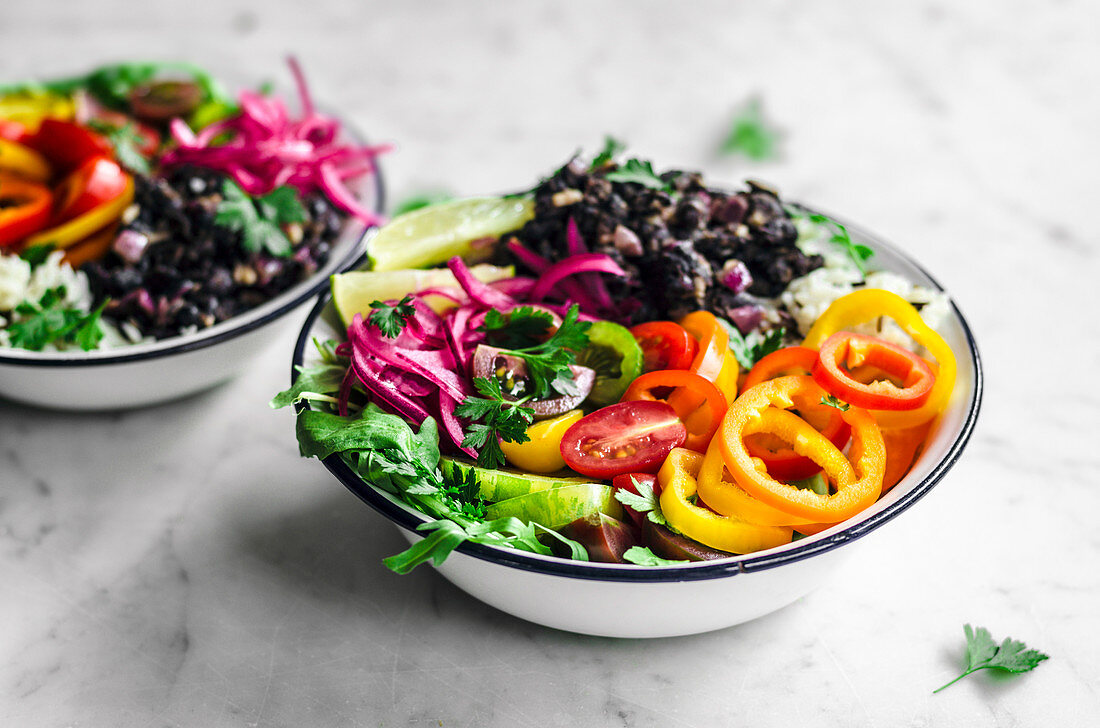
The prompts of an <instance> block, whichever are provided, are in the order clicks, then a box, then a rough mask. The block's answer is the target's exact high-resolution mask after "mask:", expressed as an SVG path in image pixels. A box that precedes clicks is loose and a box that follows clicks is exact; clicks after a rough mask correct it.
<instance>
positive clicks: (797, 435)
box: [716, 376, 886, 523]
mask: <svg viewBox="0 0 1100 728" xmlns="http://www.w3.org/2000/svg"><path fill="white" fill-rule="evenodd" d="M795 393H798V394H801V395H803V396H807V397H809V398H810V399H815V398H816V399H820V398H822V397H824V396H826V393H825V390H823V389H822V388H821V386H820V385H819V384H817V382H815V381H814V380H813V379H812V378H811V377H798V376H791V377H780V378H779V379H773V380H771V381H769V382H764V383H763V384H758V385H757V386H755V387H753V388H752V389H749V390H747V391H745V392H744V393H743V394H742V395H741V396H740V397H738V398H737V399H736V400H735V401H734V402H733V404H731V405H730V407H729V409H727V410H726V417H725V419H723V420H722V427H721V429H720V430H719V433H718V434H717V435H716V437H717V438H718V442H719V446H720V447H721V449H722V458H723V460H725V463H726V467H727V468H729V471H730V473H731V474H732V475H733V477H734V480H736V481H737V484H738V485H740V486H741V487H742V488H743V489H744V490H745V491H746V492H747V493H749V494H750V495H752V496H755V497H756V498H758V499H760V500H762V501H764V502H765V503H767V504H768V505H770V506H772V507H774V508H778V509H779V510H782V511H786V512H787V513H790V514H791V515H795V516H798V517H800V518H807V519H811V520H814V521H818V522H822V523H836V522H839V521H843V520H844V519H846V518H849V517H851V516H853V515H855V514H856V513H858V512H859V511H861V510H863V509H864V508H866V507H867V506H869V505H871V504H872V503H874V502H875V500H876V499H877V498H878V497H879V494H880V493H881V492H882V475H883V471H884V469H885V466H886V448H885V447H884V445H883V443H882V434H881V433H880V432H879V428H878V425H877V424H875V420H874V418H873V417H872V416H871V413H870V412H868V411H867V410H865V409H862V408H860V407H855V406H850V407H849V408H848V409H847V410H845V411H844V412H843V413H842V415H841V416H842V417H843V418H844V421H845V422H847V423H848V424H849V425H850V426H851V428H852V444H851V448H850V450H849V455H848V457H845V455H844V454H843V453H842V452H841V451H840V450H838V449H837V447H836V446H835V445H834V444H833V443H831V442H830V441H829V440H828V439H827V438H826V437H825V436H823V435H822V434H821V433H820V432H818V431H817V430H815V429H814V428H813V427H812V426H810V425H809V424H808V423H807V422H806V421H805V420H803V419H802V418H800V417H799V416H798V415H796V414H794V413H793V412H788V411H786V410H788V409H789V408H791V407H793V406H794V395H795ZM757 432H767V433H770V434H773V435H776V436H778V437H780V438H782V439H783V440H784V441H786V442H788V443H790V445H791V446H792V448H793V449H794V451H795V452H797V453H798V454H800V455H804V456H806V457H809V458H810V459H811V460H813V461H814V462H815V463H817V464H818V465H820V466H821V468H822V469H823V470H824V471H825V475H826V476H827V477H828V478H829V480H830V481H831V482H833V483H835V486H836V492H835V493H832V494H830V495H821V494H819V493H815V492H813V491H812V490H805V489H799V488H798V487H796V486H793V485H789V484H787V483H782V482H780V481H778V480H776V479H775V478H773V477H771V476H770V475H769V474H768V472H767V469H766V466H765V465H764V463H763V462H761V461H760V460H758V459H755V458H753V457H752V456H751V455H750V454H749V452H748V450H747V449H746V448H745V442H744V438H745V436H746V435H751V434H754V433H757ZM849 460H850V462H849Z"/></svg>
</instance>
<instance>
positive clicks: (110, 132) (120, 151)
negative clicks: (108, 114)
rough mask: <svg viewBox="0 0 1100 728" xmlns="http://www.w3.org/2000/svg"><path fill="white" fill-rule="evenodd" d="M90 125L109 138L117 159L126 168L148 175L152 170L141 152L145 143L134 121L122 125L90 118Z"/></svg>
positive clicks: (108, 141)
mask: <svg viewBox="0 0 1100 728" xmlns="http://www.w3.org/2000/svg"><path fill="white" fill-rule="evenodd" d="M88 127H89V128H90V129H92V130H93V131H97V132H99V133H100V134H102V135H103V136H104V138H106V139H107V143H109V144H110V145H111V148H112V149H113V150H114V152H115V159H116V160H118V163H119V164H121V165H122V166H123V167H125V168H126V169H128V170H130V171H131V172H136V173H137V174H144V175H148V174H149V172H150V171H151V170H150V167H149V160H148V159H146V158H145V155H144V154H142V153H141V151H140V147H141V145H142V144H143V143H145V139H144V138H142V136H141V134H140V133H139V132H138V130H137V127H136V126H134V124H133V122H126V123H125V124H122V125H121V126H120V125H118V124H112V123H110V122H109V121H103V120H102V119H90V120H89V121H88Z"/></svg>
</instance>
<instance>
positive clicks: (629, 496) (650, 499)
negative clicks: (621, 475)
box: [615, 477, 668, 526]
mask: <svg viewBox="0 0 1100 728" xmlns="http://www.w3.org/2000/svg"><path fill="white" fill-rule="evenodd" d="M630 482H632V483H633V484H634V487H635V488H636V489H637V490H638V492H637V493H631V492H630V491H629V490H625V489H623V488H619V489H617V490H616V491H615V500H617V501H619V502H620V503H622V504H623V505H624V506H630V507H631V508H633V509H634V510H636V511H638V513H644V514H645V515H646V518H648V519H649V520H650V521H652V522H653V523H656V524H657V525H658V526H667V525H668V521H666V520H665V514H664V513H663V512H662V511H661V501H660V499H659V498H658V497H657V494H656V493H655V492H654V491H653V486H652V485H650V484H649V483H641V482H639V481H638V479H637V478H634V477H631V478H630Z"/></svg>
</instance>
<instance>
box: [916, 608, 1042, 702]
mask: <svg viewBox="0 0 1100 728" xmlns="http://www.w3.org/2000/svg"><path fill="white" fill-rule="evenodd" d="M963 633H964V634H965V635H966V670H965V671H964V672H963V673H962V674H961V675H959V676H958V677H957V678H955V679H954V680H952V681H951V682H949V683H947V684H946V685H943V686H941V687H939V688H937V689H935V690H933V691H932V692H933V693H938V692H939V691H940V690H943V689H944V688H946V687H948V686H950V685H954V684H955V683H956V682H958V681H959V680H962V679H963V678H964V677H966V676H967V675H969V674H970V673H972V672H977V671H978V670H985V669H995V670H1004V671H1006V672H1013V673H1021V672H1030V671H1031V670H1034V669H1035V668H1036V667H1038V666H1039V663H1040V662H1042V661H1043V660H1049V659H1050V655H1047V654H1044V653H1042V652H1039V651H1038V650H1029V649H1027V645H1025V644H1024V643H1023V642H1020V641H1018V640H1014V639H1012V638H1011V637H1006V638H1005V640H1004V642H1002V643H1001V644H1000V645H998V644H997V643H996V642H994V641H993V635H991V634H990V633H989V630H988V629H986V628H985V627H978V628H977V629H975V628H973V627H971V626H970V625H969V624H967V625H964V626H963Z"/></svg>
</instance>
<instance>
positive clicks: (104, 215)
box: [26, 175, 134, 250]
mask: <svg viewBox="0 0 1100 728" xmlns="http://www.w3.org/2000/svg"><path fill="white" fill-rule="evenodd" d="M133 201H134V178H133V177H131V176H130V175H127V176H126V187H125V188H123V190H122V192H121V193H120V194H119V195H118V197H115V198H114V199H111V200H108V201H107V202H104V203H103V204H102V205H99V206H98V207H93V208H92V209H91V210H88V211H87V212H85V213H84V214H83V215H78V216H77V217H74V218H73V219H72V220H69V221H68V222H66V223H63V224H61V225H58V226H57V227H52V228H49V229H48V230H43V231H42V232H40V233H36V234H34V235H32V236H31V237H29V238H27V242H26V247H27V248H33V247H36V246H39V245H49V246H52V247H53V248H54V249H58V250H59V249H62V248H67V247H69V246H70V245H73V244H75V243H78V242H80V241H81V240H84V239H85V238H87V237H88V236H89V235H91V234H92V233H94V232H95V231H96V230H100V229H101V228H103V227H105V226H107V225H109V224H110V223H112V222H114V221H115V220H117V219H118V218H119V216H121V215H122V211H123V210H125V209H126V208H127V207H129V205H130V203H131V202H133Z"/></svg>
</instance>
